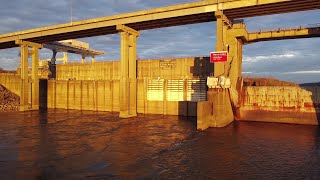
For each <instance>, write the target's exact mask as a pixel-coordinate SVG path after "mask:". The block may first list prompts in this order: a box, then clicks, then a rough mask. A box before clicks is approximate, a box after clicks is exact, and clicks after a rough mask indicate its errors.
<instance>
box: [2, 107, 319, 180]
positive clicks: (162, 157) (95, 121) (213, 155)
mask: <svg viewBox="0 0 320 180" xmlns="http://www.w3.org/2000/svg"><path fill="white" fill-rule="evenodd" d="M0 179H320V129H319V128H318V127H317V126H305V125H289V124H275V123H258V122H243V121H242V122H235V123H233V124H231V125H229V126H227V127H226V128H219V129H214V128H212V129H208V130H206V131H203V132H198V131H196V123H195V119H192V118H186V117H177V116H162V115H139V116H138V117H136V118H130V119H120V118H118V114H117V113H107V112H99V113H97V112H90V111H86V112H84V111H70V110H69V111H67V110H48V111H40V112H38V111H34V112H15V113H13V112H12V113H11V112H10V113H0Z"/></svg>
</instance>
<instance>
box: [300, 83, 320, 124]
mask: <svg viewBox="0 0 320 180" xmlns="http://www.w3.org/2000/svg"><path fill="white" fill-rule="evenodd" d="M300 88H302V89H304V90H306V91H308V92H311V93H312V95H311V99H312V103H311V104H310V103H305V104H304V106H305V107H306V108H310V109H313V108H314V109H315V112H314V113H315V114H314V115H312V116H311V117H310V118H315V119H316V121H317V122H318V126H319V127H320V82H319V83H308V84H302V85H300ZM311 120H312V119H311Z"/></svg>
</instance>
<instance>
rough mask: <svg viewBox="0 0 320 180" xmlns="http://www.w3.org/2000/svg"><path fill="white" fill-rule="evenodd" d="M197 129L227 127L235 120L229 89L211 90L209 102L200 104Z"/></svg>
mask: <svg viewBox="0 0 320 180" xmlns="http://www.w3.org/2000/svg"><path fill="white" fill-rule="evenodd" d="M197 115H198V116H197V129H199V130H205V129H207V128H209V127H225V126H227V125H228V124H230V123H231V122H232V121H233V120H234V116H233V111H232V106H231V101H230V96H229V92H228V90H227V89H209V91H208V101H205V102H199V103H198V113H197Z"/></svg>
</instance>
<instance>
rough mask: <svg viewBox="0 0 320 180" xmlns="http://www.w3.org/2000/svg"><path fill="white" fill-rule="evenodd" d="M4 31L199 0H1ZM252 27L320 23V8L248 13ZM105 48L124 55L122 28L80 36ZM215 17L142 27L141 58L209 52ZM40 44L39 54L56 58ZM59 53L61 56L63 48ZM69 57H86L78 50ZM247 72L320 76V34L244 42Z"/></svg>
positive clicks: (13, 61) (4, 55) (14, 53)
mask: <svg viewBox="0 0 320 180" xmlns="http://www.w3.org/2000/svg"><path fill="white" fill-rule="evenodd" d="M0 1H1V6H0V17H1V18H0V34H5V33H10V32H15V31H21V30H26V29H32V28H37V27H43V26H49V25H55V24H61V23H68V22H70V21H71V7H72V20H73V21H77V20H83V19H91V18H96V17H103V16H109V15H115V14H121V13H127V12H134V11H138V10H146V9H151V8H157V7H163V6H169V5H174V4H182V3H188V2H194V1H196V0H161V1H155V0H130V1H128V0H94V1H89V0H54V1H52V0H32V1H30V0H10V1H7V0H0ZM244 20H245V23H246V25H247V28H248V31H249V32H254V31H259V30H260V29H261V30H270V29H277V28H289V27H297V26H299V25H303V26H306V25H310V24H311V25H312V24H320V10H313V11H305V12H297V13H288V14H278V15H272V16H261V17H254V18H246V19H244ZM79 40H81V41H85V42H88V43H90V47H91V48H92V49H97V50H101V51H105V52H106V55H103V56H99V57H96V60H97V61H112V60H119V59H120V37H119V34H115V35H106V36H98V37H91V38H83V39H79ZM215 40H216V23H215V22H209V23H201V24H194V25H185V26H176V27H169V28H161V29H153V30H147V31H141V36H140V37H139V38H138V44H137V57H138V59H158V58H175V57H195V56H209V54H210V52H212V51H215ZM18 53H19V49H18V48H12V49H6V50H0V55H1V56H0V67H2V68H4V69H8V70H13V69H16V68H17V66H18V64H19V57H18ZM51 55H52V53H51V52H50V51H49V50H45V49H42V50H40V58H41V59H47V58H51ZM59 56H62V55H61V54H60V55H59ZM69 58H70V61H75V62H76V61H81V57H80V56H77V55H73V56H69ZM242 68H243V76H249V77H273V78H277V79H281V80H286V81H293V82H297V83H307V82H319V81H320V78H319V77H320V38H309V39H296V40H281V41H270V42H259V43H253V44H249V45H245V46H244V48H243V65H242Z"/></svg>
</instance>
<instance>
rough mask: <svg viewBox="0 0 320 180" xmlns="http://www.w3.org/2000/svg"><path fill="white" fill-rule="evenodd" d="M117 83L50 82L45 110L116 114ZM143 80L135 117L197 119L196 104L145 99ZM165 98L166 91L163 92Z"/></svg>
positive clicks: (145, 92)
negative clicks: (179, 116) (46, 108)
mask: <svg viewBox="0 0 320 180" xmlns="http://www.w3.org/2000/svg"><path fill="white" fill-rule="evenodd" d="M119 82H120V81H119V80H99V81H92V80H91V81H89V80H49V81H48V108H62V109H77V110H94V111H113V112H118V111H119V101H120V94H119ZM147 83H148V81H147V80H146V79H138V91H137V92H138V97H137V98H138V101H137V106H138V113H144V114H165V115H185V116H196V115H197V102H190V101H189V102H188V101H186V100H185V99H184V101H170V100H168V99H167V96H165V95H164V96H163V100H161V101H150V100H148V97H147ZM163 91H164V92H163V93H164V94H167V93H168V90H167V89H165V88H164V89H163Z"/></svg>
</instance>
